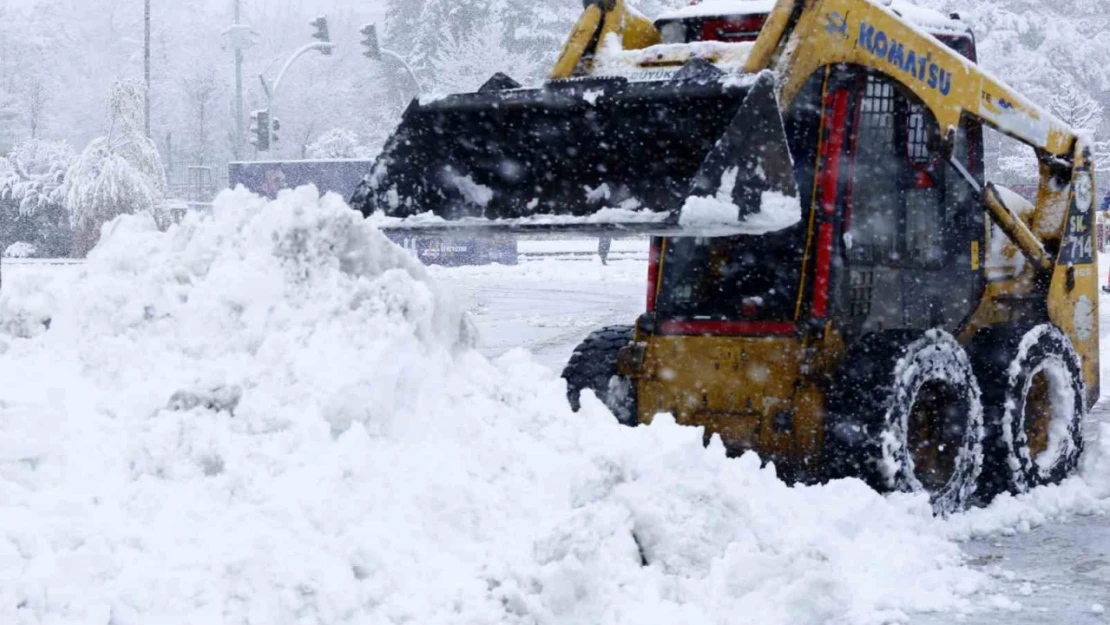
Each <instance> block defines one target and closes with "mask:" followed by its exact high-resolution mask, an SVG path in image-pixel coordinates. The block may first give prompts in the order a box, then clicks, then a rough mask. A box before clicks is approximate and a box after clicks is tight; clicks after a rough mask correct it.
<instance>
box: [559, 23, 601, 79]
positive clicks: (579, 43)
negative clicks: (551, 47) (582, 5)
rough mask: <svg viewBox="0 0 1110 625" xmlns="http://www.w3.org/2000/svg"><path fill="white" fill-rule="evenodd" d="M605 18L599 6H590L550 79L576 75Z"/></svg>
mask: <svg viewBox="0 0 1110 625" xmlns="http://www.w3.org/2000/svg"><path fill="white" fill-rule="evenodd" d="M603 17H604V15H603V14H602V12H601V9H600V8H598V7H597V6H595V5H590V6H588V7H586V10H585V11H583V12H582V16H581V17H579V18H578V23H577V24H575V25H574V30H572V31H571V33H570V38H569V39H567V43H566V45H564V46H563V52H562V54H560V55H559V60H558V61H557V62H556V63H555V67H554V69H552V70H551V74H550V75H549V76H548V78H549V79H551V80H559V79H562V78H570V77H571V76H573V75H574V70H575V69H576V68H577V67H578V64H579V63H580V62H581V61H582V56H583V55H584V54H586V51H587V48H589V46H590V42H591V41H592V40H593V37H594V33H596V32H597V29H598V28H599V27H600V26H601V20H602V18H603Z"/></svg>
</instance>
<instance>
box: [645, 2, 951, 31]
mask: <svg viewBox="0 0 1110 625" xmlns="http://www.w3.org/2000/svg"><path fill="white" fill-rule="evenodd" d="M877 3H878V4H879V5H881V6H885V7H887V8H889V9H892V10H893V11H895V12H897V13H898V14H899V15H901V16H902V17H904V18H905V19H906V20H907V21H909V22H910V23H912V24H914V25H916V26H920V27H921V28H923V29H924V30H926V31H927V32H929V33H930V34H967V33H968V32H969V30H970V29H969V27H968V25H967V24H965V23H964V22H962V21H960V20H959V19H956V18H954V17H952V16H949V15H945V14H943V13H941V12H939V11H935V10H933V9H929V8H926V7H922V6H918V5H917V4H915V3H913V2H911V1H909V0H886V1H879V2H877ZM774 8H775V0H702V2H699V3H697V4H691V5H689V6H685V7H682V8H679V9H675V10H672V11H667V12H665V13H662V14H660V15H659V17H658V18H656V21H657V22H665V21H671V20H683V19H692V18H703V17H717V16H741V15H766V14H768V13H770V12H771V10H772V9H774Z"/></svg>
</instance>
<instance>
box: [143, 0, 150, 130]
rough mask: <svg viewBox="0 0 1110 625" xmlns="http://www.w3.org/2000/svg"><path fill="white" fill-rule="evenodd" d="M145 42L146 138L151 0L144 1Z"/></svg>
mask: <svg viewBox="0 0 1110 625" xmlns="http://www.w3.org/2000/svg"><path fill="white" fill-rule="evenodd" d="M144 7H145V11H144V16H143V17H144V19H143V23H144V25H145V29H144V41H145V45H144V46H143V73H144V74H145V76H146V100H145V101H144V108H145V109H146V136H148V137H149V136H150V0H145V1H144Z"/></svg>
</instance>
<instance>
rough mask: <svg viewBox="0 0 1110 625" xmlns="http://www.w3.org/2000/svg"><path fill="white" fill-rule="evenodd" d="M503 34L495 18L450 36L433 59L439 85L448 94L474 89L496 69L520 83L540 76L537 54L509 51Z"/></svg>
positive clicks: (437, 84)
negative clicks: (493, 20) (503, 40)
mask: <svg viewBox="0 0 1110 625" xmlns="http://www.w3.org/2000/svg"><path fill="white" fill-rule="evenodd" d="M501 37H502V29H501V27H500V25H499V24H497V23H496V22H492V21H491V22H486V23H484V24H481V25H479V26H477V27H475V28H474V29H473V30H471V31H468V32H466V33H462V34H459V35H451V36H450V37H448V39H447V41H445V42H443V44H442V46H441V47H440V49H439V52H438V53H437V55H436V56H435V58H434V59H433V60H432V66H433V67H434V68H435V75H436V78H437V80H436V88H437V89H438V90H441V91H444V92H447V93H455V92H464V91H474V90H475V89H477V88H479V87H481V86H482V84H483V83H485V82H486V81H487V80H489V78H490V77H491V76H493V75H494V74H495V73H496V72H501V73H504V74H508V75H509V76H511V77H513V78H515V79H516V80H518V81H520V82H530V81H531V80H533V79H535V78H537V77H538V74H539V73H540V69H541V68H540V65H539V63H538V62H537V61H536V59H535V57H533V56H532V55H531V54H530V53H527V52H512V51H510V50H509V49H508V48H507V47H505V45H504V44H503V43H502V39H501Z"/></svg>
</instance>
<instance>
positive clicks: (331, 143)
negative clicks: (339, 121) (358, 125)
mask: <svg viewBox="0 0 1110 625" xmlns="http://www.w3.org/2000/svg"><path fill="white" fill-rule="evenodd" d="M369 152H370V151H369V150H368V149H367V148H365V147H364V146H363V145H362V142H361V141H359V138H358V133H356V132H353V131H351V130H347V129H346V128H332V129H331V130H329V131H327V132H325V133H324V134H322V135H320V136H319V137H317V138H316V140H315V141H313V142H312V143H310V144H309V145H308V150H307V154H306V155H307V156H308V158H311V159H324V160H326V159H340V158H368V157H369V156H370V154H369Z"/></svg>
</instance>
